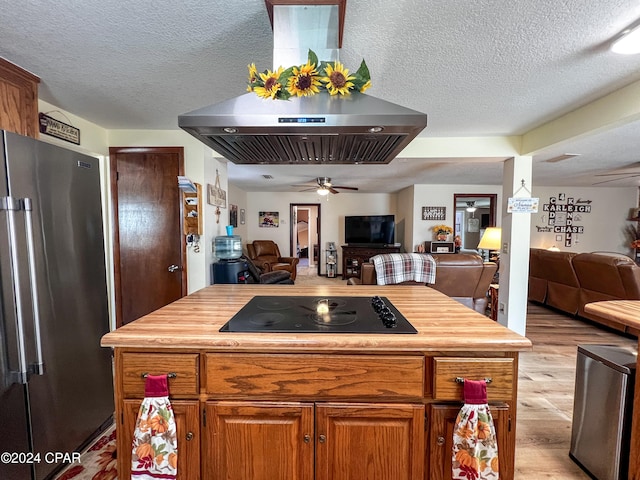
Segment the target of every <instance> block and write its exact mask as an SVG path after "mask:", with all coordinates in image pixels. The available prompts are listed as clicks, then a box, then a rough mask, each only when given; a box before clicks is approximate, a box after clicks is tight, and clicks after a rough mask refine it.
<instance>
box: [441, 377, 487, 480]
mask: <svg viewBox="0 0 640 480" xmlns="http://www.w3.org/2000/svg"><path fill="white" fill-rule="evenodd" d="M452 466H453V477H452V478H453V480H497V479H498V444H497V442H496V430H495V427H494V425H493V418H491V412H490V410H489V405H488V403H487V383H486V382H485V381H484V380H467V379H465V380H464V405H463V406H462V408H461V409H460V413H458V417H457V418H456V424H455V428H454V430H453V465H452Z"/></svg>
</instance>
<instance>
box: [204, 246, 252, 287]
mask: <svg viewBox="0 0 640 480" xmlns="http://www.w3.org/2000/svg"><path fill="white" fill-rule="evenodd" d="M213 251H214V255H215V256H216V257H217V258H218V261H217V262H215V263H213V264H212V265H211V283H212V284H214V283H247V278H248V277H249V271H248V270H249V268H248V266H247V262H245V261H244V260H242V258H240V257H241V256H242V240H241V239H240V236H239V235H223V236H219V237H216V238H215V240H214V247H213Z"/></svg>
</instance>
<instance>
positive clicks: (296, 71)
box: [247, 50, 371, 100]
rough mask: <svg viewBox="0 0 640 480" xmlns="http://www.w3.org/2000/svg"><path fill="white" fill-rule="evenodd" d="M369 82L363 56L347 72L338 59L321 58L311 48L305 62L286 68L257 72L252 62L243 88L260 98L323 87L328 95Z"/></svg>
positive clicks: (305, 92) (307, 93)
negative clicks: (246, 82)
mask: <svg viewBox="0 0 640 480" xmlns="http://www.w3.org/2000/svg"><path fill="white" fill-rule="evenodd" d="M322 74H324V76H323V75H322ZM370 86H371V77H370V75H369V68H368V67H367V64H366V63H365V61H364V60H362V63H360V68H358V70H357V71H356V72H355V73H354V74H350V73H349V69H347V68H345V67H344V65H343V64H342V63H340V62H338V61H336V62H326V61H322V62H321V61H319V60H318V56H317V55H316V54H315V53H314V52H313V50H309V56H308V58H307V63H306V64H304V65H295V66H292V67H289V68H287V69H283V68H282V67H280V68H278V69H277V70H276V71H271V70H265V71H264V72H262V73H259V72H258V69H257V68H256V65H255V64H254V63H252V64H251V65H249V80H248V86H247V91H248V92H254V93H255V94H256V95H258V96H259V97H262V98H270V99H272V100H275V99H278V100H287V99H288V98H289V97H291V96H297V97H310V96H312V95H315V94H316V93H320V92H321V91H323V90H324V91H327V92H329V94H330V95H350V94H351V92H352V91H355V92H360V93H363V92H364V91H365V90H367V89H368V88H369V87H370Z"/></svg>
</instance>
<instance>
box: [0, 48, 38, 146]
mask: <svg viewBox="0 0 640 480" xmlns="http://www.w3.org/2000/svg"><path fill="white" fill-rule="evenodd" d="M38 82H40V79H39V78H38V77H36V76H35V75H33V74H31V73H29V72H27V71H26V70H23V69H21V68H20V67H18V66H16V65H13V64H12V63H10V62H7V61H6V60H4V59H2V58H0V129H3V130H8V131H10V132H15V133H19V134H20V135H28V136H30V137H34V138H37V137H38Z"/></svg>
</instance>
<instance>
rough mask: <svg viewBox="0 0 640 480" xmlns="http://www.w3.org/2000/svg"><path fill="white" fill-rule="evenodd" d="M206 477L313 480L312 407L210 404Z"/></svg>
mask: <svg viewBox="0 0 640 480" xmlns="http://www.w3.org/2000/svg"><path fill="white" fill-rule="evenodd" d="M205 413H206V418H207V427H206V431H205V435H204V437H205V439H206V440H205V449H204V450H203V455H204V467H203V469H204V470H203V475H202V477H203V479H207V480H274V479H283V480H284V479H286V480H313V478H314V477H313V465H314V462H313V404H311V403H287V402H278V403H268V402H207V406H206V407H205Z"/></svg>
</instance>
